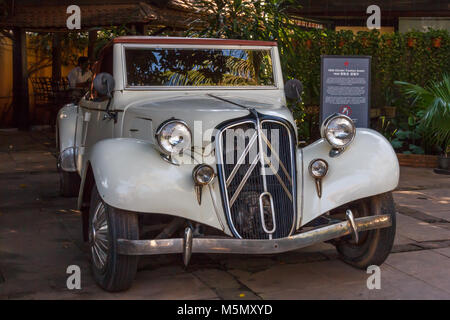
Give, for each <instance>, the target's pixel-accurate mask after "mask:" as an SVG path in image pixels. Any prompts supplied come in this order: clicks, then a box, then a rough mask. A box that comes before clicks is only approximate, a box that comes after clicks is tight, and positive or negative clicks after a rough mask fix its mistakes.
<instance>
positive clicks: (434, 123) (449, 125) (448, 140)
mask: <svg viewBox="0 0 450 320" xmlns="http://www.w3.org/2000/svg"><path fill="white" fill-rule="evenodd" d="M396 84H398V85H399V86H400V87H401V90H402V92H403V93H404V95H405V96H406V97H407V98H409V99H411V100H412V104H413V105H415V106H417V107H419V108H420V109H421V115H422V118H421V120H420V126H419V127H420V128H421V130H423V131H424V133H425V134H424V138H425V139H426V140H427V141H429V142H430V143H431V144H436V145H438V146H440V147H441V148H442V151H443V152H444V153H445V154H448V153H449V149H450V76H449V75H444V76H443V79H442V80H440V81H435V80H431V81H430V82H429V83H428V84H427V85H426V86H425V87H421V86H419V85H416V84H411V83H407V82H402V81H396Z"/></svg>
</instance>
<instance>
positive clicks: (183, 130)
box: [57, 36, 399, 291]
mask: <svg viewBox="0 0 450 320" xmlns="http://www.w3.org/2000/svg"><path fill="white" fill-rule="evenodd" d="M300 91H301V85H300V84H299V82H298V81H295V80H294V81H292V80H291V81H288V83H287V84H283V76H282V72H281V67H280V61H279V53H278V49H277V45H276V43H274V42H266V41H243V40H223V39H190V38H155V37H137V36H136V37H134V36H133V37H118V38H115V39H114V40H113V41H112V42H111V43H110V44H109V45H108V46H106V47H105V48H104V50H103V53H102V58H101V60H100V61H99V64H98V67H97V70H96V77H95V80H94V81H93V86H92V90H91V91H90V92H88V93H87V94H86V95H85V96H84V97H83V98H82V99H81V100H80V101H79V103H78V104H69V105H65V106H64V107H63V108H62V109H61V110H60V112H59V114H58V118H57V146H58V148H59V150H60V153H59V159H58V168H59V172H60V177H61V179H60V181H61V191H62V193H63V195H66V196H75V195H78V206H79V210H81V212H82V217H83V218H82V222H83V230H84V237H85V240H86V241H89V246H90V251H91V258H92V268H93V272H94V275H95V279H96V281H97V282H98V284H99V285H100V286H101V287H103V288H104V289H105V290H108V291H119V290H125V289H127V288H129V287H130V286H131V284H132V281H133V279H134V277H135V274H136V269H137V263H138V258H139V256H141V255H157V254H168V253H181V254H182V256H183V260H184V263H185V264H186V265H187V264H188V262H189V259H190V257H191V253H199V252H201V253H211V254H213V253H234V254H246V255H248V254H275V253H280V252H286V251H289V250H296V249H299V248H302V247H305V246H309V245H312V244H314V243H318V242H324V241H329V242H331V243H333V244H334V245H335V246H336V248H337V251H338V252H339V254H340V256H341V258H342V259H343V260H344V261H345V262H347V263H349V264H351V265H353V266H355V267H358V268H366V267H367V266H369V265H379V264H381V263H383V261H384V260H385V259H386V257H387V256H388V254H389V252H390V250H391V248H392V244H393V240H394V235H395V206H394V203H393V199H392V195H391V191H392V190H393V189H394V188H396V186H397V184H398V180H399V164H398V161H397V158H396V155H395V153H394V150H393V149H392V147H391V145H390V144H389V142H388V141H386V139H385V138H384V137H383V136H382V135H380V134H379V133H377V132H375V131H373V130H370V129H364V128H357V129H355V125H354V123H353V121H352V119H350V118H349V117H347V116H345V115H341V114H335V115H332V116H330V117H328V118H327V119H326V120H325V121H324V123H323V124H322V127H321V135H322V138H321V139H320V140H318V141H316V142H315V143H313V144H311V145H308V146H307V147H304V148H299V147H298V146H297V141H298V139H299V138H301V137H297V130H296V123H295V121H294V119H293V116H292V113H291V111H290V110H289V109H288V108H287V106H286V96H287V97H288V98H293V99H299V96H300ZM80 177H81V178H80ZM80 182H81V183H80ZM247 258H248V259H250V257H247Z"/></svg>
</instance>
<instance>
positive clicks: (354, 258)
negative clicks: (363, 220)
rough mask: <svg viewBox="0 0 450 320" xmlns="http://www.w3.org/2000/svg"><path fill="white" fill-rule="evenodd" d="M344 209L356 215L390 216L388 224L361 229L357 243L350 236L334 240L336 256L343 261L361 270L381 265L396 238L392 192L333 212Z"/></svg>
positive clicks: (357, 216) (339, 211) (340, 211)
mask: <svg viewBox="0 0 450 320" xmlns="http://www.w3.org/2000/svg"><path fill="white" fill-rule="evenodd" d="M346 209H351V210H352V212H353V215H354V217H355V218H359V217H364V216H371V215H382V214H389V215H390V216H391V221H392V225H391V226H390V227H388V228H382V229H375V230H369V231H363V232H360V233H359V242H358V243H355V242H354V241H353V240H352V238H351V237H350V236H346V237H344V238H341V239H339V240H337V241H336V242H335V246H336V249H337V251H338V253H339V256H340V258H341V259H342V260H343V261H344V262H346V263H348V264H350V265H352V266H354V267H356V268H360V269H366V268H367V267H368V266H370V265H377V266H379V265H381V264H382V263H383V262H384V261H385V260H386V258H387V257H388V255H389V253H390V252H391V249H392V245H393V243H394V238H395V227H396V222H395V204H394V200H393V198H392V193H391V192H388V193H384V194H380V195H376V196H373V197H370V198H365V199H362V200H358V201H355V202H353V203H351V204H349V205H347V206H344V207H341V208H339V209H337V210H336V212H335V213H338V214H342V211H343V210H344V211H345V210H346ZM332 214H333V212H332Z"/></svg>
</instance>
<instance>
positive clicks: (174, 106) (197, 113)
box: [122, 94, 295, 141]
mask: <svg viewBox="0 0 450 320" xmlns="http://www.w3.org/2000/svg"><path fill="white" fill-rule="evenodd" d="M249 108H254V109H256V110H257V111H258V112H259V113H261V114H265V115H269V116H275V117H280V118H284V119H287V120H288V121H290V122H291V123H292V124H293V125H295V124H294V121H293V118H292V114H291V112H290V111H289V109H287V108H286V106H284V105H283V101H280V100H279V99H276V98H273V99H271V98H267V97H264V101H263V102H261V101H257V100H256V99H255V98H248V97H243V96H239V95H235V94H234V95H233V96H231V95H224V94H201V95H199V94H196V95H191V94H178V95H173V96H170V97H169V98H168V97H167V96H166V97H163V98H159V99H158V98H153V99H144V100H140V101H134V102H133V103H131V104H129V105H127V106H126V107H125V108H124V116H123V126H122V128H123V135H122V136H130V135H129V132H128V131H130V130H136V129H139V130H140V128H136V127H139V126H142V125H145V124H144V123H145V122H146V121H147V122H151V132H149V134H150V135H151V137H153V136H154V134H155V132H156V129H157V128H158V127H159V126H160V125H161V123H163V122H164V121H166V120H169V119H179V120H183V121H185V122H186V123H187V125H188V127H189V128H190V129H191V131H192V133H193V134H194V136H195V134H201V135H202V137H203V138H204V139H203V140H209V141H210V136H211V134H212V130H211V129H214V128H216V127H217V126H218V125H219V124H221V123H222V122H225V121H228V120H231V119H235V118H241V117H245V116H247V115H249V114H250V111H249V110H248V109H249ZM138 123H140V125H139V124H138ZM147 126H148V124H147Z"/></svg>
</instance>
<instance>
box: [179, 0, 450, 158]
mask: <svg viewBox="0 0 450 320" xmlns="http://www.w3.org/2000/svg"><path fill="white" fill-rule="evenodd" d="M196 5H197V6H200V7H202V8H203V10H206V12H207V14H205V15H203V16H202V18H200V19H199V20H200V21H201V23H202V24H203V27H202V28H200V29H201V30H200V31H198V30H197V29H194V28H193V29H192V30H189V32H188V33H187V35H189V36H197V37H219V38H231V39H248V40H276V41H277V42H278V47H279V50H280V56H281V65H282V69H283V75H284V78H285V80H287V79H293V78H296V79H299V80H300V81H302V83H303V86H304V91H303V96H302V100H303V103H301V104H297V105H294V106H290V107H291V109H292V110H293V113H294V117H295V119H296V122H297V125H298V128H299V136H300V137H302V139H306V140H309V139H310V138H313V137H311V134H312V132H314V130H315V129H312V128H315V127H317V125H318V118H317V116H315V117H314V116H310V115H309V114H307V113H306V109H307V107H309V106H318V105H319V104H320V101H319V100H320V59H321V58H320V57H321V55H369V56H371V57H372V70H371V71H372V72H371V105H372V107H378V108H379V107H384V106H395V107H396V108H397V118H396V119H394V120H391V121H389V123H387V121H386V119H385V120H384V121H385V123H384V127H383V125H382V128H381V130H382V131H384V133H383V134H385V136H387V137H390V140H391V141H392V143H393V145H395V146H396V147H397V149H399V151H401V152H415V153H422V151H423V150H425V151H427V152H428V151H431V149H432V146H431V145H426V144H425V141H427V142H430V140H429V139H426V140H424V139H422V136H420V137H418V136H417V135H420V134H423V132H421V129H420V128H418V127H419V125H418V124H417V123H415V122H414V123H413V122H411V119H419V120H420V110H421V107H419V106H418V105H417V104H414V105H411V103H410V99H409V98H408V97H406V96H404V95H401V94H400V92H399V87H398V86H395V85H394V81H396V80H401V81H406V82H410V83H415V84H417V85H419V86H424V85H425V84H426V83H428V82H429V81H433V80H434V81H437V80H438V79H439V78H440V77H441V75H442V74H443V73H446V72H447V73H449V72H450V35H449V33H448V31H446V30H429V31H428V32H419V31H411V32H408V33H385V34H380V33H379V32H378V31H377V30H372V31H361V32H358V33H357V34H356V35H355V34H353V32H352V31H333V30H319V29H317V30H311V31H306V30H304V29H301V28H299V27H298V26H297V25H296V24H295V23H294V22H293V20H291V19H289V18H288V16H287V14H286V9H288V8H290V7H291V8H292V7H295V8H298V7H299V6H298V4H296V2H295V1H283V0H281V1H277V0H267V1H245V0H210V1H207V0H198V1H196ZM197 22H198V21H197ZM419 120H417V121H419ZM396 129H399V130H397V131H400V129H401V130H402V131H401V132H410V134H409V135H408V136H407V137H406V136H404V134H403V133H398V132H395V133H393V132H394V131H395V130H396ZM412 132H414V133H412ZM392 134H394V136H392ZM397 134H398V135H399V136H400V137H396V135H397ZM442 135H443V134H442V132H441V133H440V134H435V135H434V137H435V138H438V137H442ZM413 137H416V138H413ZM435 142H436V141H435Z"/></svg>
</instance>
